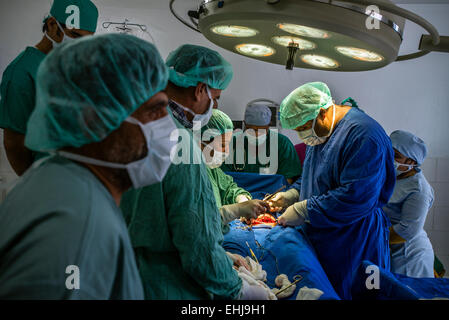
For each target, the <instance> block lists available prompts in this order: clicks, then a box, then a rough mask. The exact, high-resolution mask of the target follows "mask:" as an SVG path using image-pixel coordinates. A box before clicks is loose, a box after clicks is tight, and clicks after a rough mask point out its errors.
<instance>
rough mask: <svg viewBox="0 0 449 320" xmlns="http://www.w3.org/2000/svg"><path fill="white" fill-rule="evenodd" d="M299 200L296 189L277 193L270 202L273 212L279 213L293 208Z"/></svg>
mask: <svg viewBox="0 0 449 320" xmlns="http://www.w3.org/2000/svg"><path fill="white" fill-rule="evenodd" d="M298 200H299V192H298V190H296V189H294V188H293V189H290V190H288V191H285V192H279V193H277V194H276V195H275V196H274V197H273V198H272V199H271V200H268V204H269V205H270V211H271V212H278V211H281V210H282V209H285V208H287V207H289V206H291V205H292V204H293V203H295V202H296V201H298Z"/></svg>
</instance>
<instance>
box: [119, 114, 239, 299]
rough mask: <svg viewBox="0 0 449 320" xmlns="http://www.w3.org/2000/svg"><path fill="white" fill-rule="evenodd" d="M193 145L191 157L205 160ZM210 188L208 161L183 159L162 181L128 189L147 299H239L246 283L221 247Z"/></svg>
mask: <svg viewBox="0 0 449 320" xmlns="http://www.w3.org/2000/svg"><path fill="white" fill-rule="evenodd" d="M176 123H177V125H178V127H179V128H180V129H183V130H184V133H188V137H189V139H193V138H192V135H191V133H190V130H187V129H185V128H184V127H182V126H181V124H179V122H177V121H176ZM188 144H189V145H190V146H191V152H192V153H191V154H192V157H197V159H200V157H201V155H200V152H201V151H200V149H199V148H198V147H197V146H196V145H194V144H193V140H190V142H189V143H188ZM194 153H195V154H196V156H194V155H193V154H194ZM192 162H193V159H192ZM192 162H191V163H192ZM211 190H212V185H211V183H210V181H209V178H208V172H207V169H206V167H205V166H204V164H190V163H180V164H172V165H171V166H170V168H169V170H168V172H167V175H166V176H165V178H164V180H163V181H162V183H158V184H154V185H151V186H148V187H145V188H142V189H138V190H130V191H128V192H127V193H125V195H124V197H123V199H122V202H121V209H122V211H123V214H124V215H125V220H126V223H127V225H128V230H129V234H130V237H131V241H132V245H133V247H134V250H135V254H136V259H137V265H138V267H139V271H140V275H141V277H142V283H143V287H144V291H145V299H151V300H167V299H169V300H186V299H187V300H191V299H201V300H204V299H212V298H213V299H237V298H238V295H239V293H240V290H241V286H242V282H241V280H240V278H239V277H238V275H237V272H236V271H235V270H234V269H233V268H232V262H231V260H230V259H229V258H228V256H227V255H226V253H225V250H224V249H223V247H222V246H221V244H222V241H223V234H222V230H221V218H220V214H219V212H218V207H217V203H216V200H215V198H214V194H213V193H212V192H211Z"/></svg>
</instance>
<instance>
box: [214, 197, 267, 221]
mask: <svg viewBox="0 0 449 320" xmlns="http://www.w3.org/2000/svg"><path fill="white" fill-rule="evenodd" d="M269 208H270V207H269V205H268V203H266V202H264V201H262V200H249V201H245V202H241V203H234V204H228V205H225V206H222V207H221V208H220V214H221V216H222V218H223V221H224V222H225V223H229V222H231V221H232V220H234V219H237V218H240V217H243V218H245V219H247V220H250V219H256V218H257V217H258V216H259V215H261V214H263V213H265V212H267V210H269Z"/></svg>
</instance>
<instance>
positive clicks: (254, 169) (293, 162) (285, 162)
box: [221, 130, 302, 179]
mask: <svg viewBox="0 0 449 320" xmlns="http://www.w3.org/2000/svg"><path fill="white" fill-rule="evenodd" d="M276 136H277V137H278V148H277V153H278V166H277V171H276V172H270V173H271V174H280V175H283V176H284V177H285V178H286V179H289V178H295V177H298V176H300V175H301V172H302V168H301V161H300V160H299V157H298V154H297V152H296V150H295V147H294V146H293V143H291V141H290V140H289V139H288V138H287V137H286V136H284V135H283V134H281V133H276V132H274V131H272V130H269V131H268V133H267V141H266V142H265V143H264V144H262V147H263V148H265V151H264V153H263V154H265V155H266V156H267V157H269V156H270V143H271V141H272V139H273V137H276ZM233 146H234V147H233V149H234V152H232V154H233V157H232V158H231V159H230V158H228V159H226V161H225V163H224V164H223V165H222V166H221V169H222V170H223V171H232V172H250V173H262V172H261V171H260V169H261V168H269V167H270V162H268V164H261V161H260V160H259V158H258V157H257V154H255V155H252V154H251V153H250V149H249V148H248V140H247V139H246V138H245V140H244V150H245V154H244V163H242V164H238V163H237V162H236V159H237V158H236V157H237V155H236V153H235V148H236V137H233ZM257 148H259V146H257ZM257 152H258V149H257ZM229 162H231V163H229ZM250 162H251V163H250ZM262 162H263V161H262Z"/></svg>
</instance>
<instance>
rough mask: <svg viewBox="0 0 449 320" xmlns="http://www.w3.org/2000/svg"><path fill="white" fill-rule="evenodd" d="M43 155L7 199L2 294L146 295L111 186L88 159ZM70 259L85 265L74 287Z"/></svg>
mask: <svg viewBox="0 0 449 320" xmlns="http://www.w3.org/2000/svg"><path fill="white" fill-rule="evenodd" d="M40 161H44V163H42V164H40V163H39V162H40ZM40 161H36V162H35V165H39V164H40V165H39V166H38V168H35V169H31V170H29V171H28V172H27V173H26V174H25V175H23V176H22V178H21V179H20V180H19V182H18V184H17V186H16V187H15V188H14V189H13V190H12V191H11V192H10V193H9V194H8V197H7V198H6V200H5V201H4V202H3V203H2V205H1V207H0V234H1V237H0V253H1V254H0V256H1V258H0V283H1V285H0V299H25V300H27V299H32V300H34V299H50V300H53V299H55V300H61V299H83V300H84V299H87V300H91V299H95V300H96V299H100V300H105V299H142V298H143V290H142V284H141V281H140V277H139V273H138V270H137V267H136V264H135V259H134V254H133V249H132V247H131V243H130V240H129V236H128V231H127V229H126V225H125V223H124V221H123V216H122V213H121V212H120V209H119V208H118V207H117V205H116V204H115V202H114V199H113V198H112V196H111V194H110V193H109V192H108V190H107V189H106V188H105V186H104V185H103V184H102V183H101V182H100V181H99V180H98V178H97V177H95V175H94V174H92V173H91V172H90V171H89V170H88V169H87V168H85V167H83V166H81V165H78V164H76V163H74V162H72V161H70V160H67V159H64V158H60V157H52V158H50V159H48V160H47V159H41V160H40ZM69 266H76V267H77V268H78V271H79V289H73V290H71V289H69V288H70V284H71V285H74V284H75V283H76V281H75V280H74V279H75V278H70V276H76V273H75V271H73V270H71V271H70V272H67V273H66V268H67V267H69ZM72 279H73V281H72ZM67 280H68V283H69V287H66V281H67Z"/></svg>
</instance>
